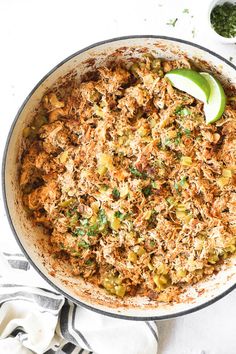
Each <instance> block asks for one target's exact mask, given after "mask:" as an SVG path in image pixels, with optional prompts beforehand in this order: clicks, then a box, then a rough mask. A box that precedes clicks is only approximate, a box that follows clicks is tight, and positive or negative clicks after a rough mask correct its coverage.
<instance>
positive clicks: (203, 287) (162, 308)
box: [5, 37, 236, 319]
mask: <svg viewBox="0 0 236 354" xmlns="http://www.w3.org/2000/svg"><path fill="white" fill-rule="evenodd" d="M143 50H147V51H148V52H152V53H153V54H154V55H155V56H157V57H164V58H169V59H176V58H180V57H183V56H187V57H188V58H189V59H192V60H193V61H194V62H195V63H196V64H197V65H198V66H199V67H200V68H201V69H202V70H209V71H213V72H214V73H215V75H217V76H218V77H219V78H220V79H221V80H223V82H225V83H226V85H229V84H230V85H233V86H234V85H235V86H236V70H235V69H234V68H233V66H231V65H230V64H229V63H226V62H224V61H222V60H221V59H220V58H218V57H217V56H215V55H213V54H211V53H209V52H207V51H205V50H203V49H200V48H198V47H195V46H192V45H191V44H187V43H182V42H181V41H179V42H178V41H175V40H174V39H164V38H145V37H137V38H128V39H125V38H124V39H119V40H114V41H110V42H109V41H108V42H106V43H101V44H98V45H95V46H94V47H91V48H88V49H86V50H85V51H82V52H80V53H77V54H76V55H74V56H72V57H71V58H70V59H69V60H67V61H65V62H64V63H63V64H61V65H59V66H58V67H57V68H56V69H54V70H53V71H52V72H51V73H50V74H49V75H48V76H47V77H46V78H45V79H43V80H42V82H41V83H40V84H39V85H38V86H37V88H36V89H35V90H34V91H33V93H32V94H31V95H30V96H29V97H28V98H27V100H26V102H25V103H24V105H23V107H22V109H21V110H20V112H19V114H18V117H17V119H16V121H15V123H14V125H13V128H12V131H11V135H10V139H9V143H8V147H7V151H6V165H5V194H6V203H7V208H8V213H9V216H10V219H11V222H12V225H13V228H14V230H15V234H16V235H17V237H18V239H19V241H20V243H21V245H22V247H23V248H24V250H25V252H26V253H27V254H28V256H29V257H30V259H31V260H32V262H33V263H34V265H35V266H36V267H37V269H38V270H39V271H40V272H41V274H43V275H44V277H45V278H47V279H49V280H50V282H51V283H52V284H54V285H55V286H56V287H57V288H58V290H59V289H60V290H61V291H63V292H64V294H65V295H66V296H68V297H71V298H73V299H74V301H80V302H81V303H83V304H85V305H88V306H91V307H92V308H94V309H97V310H102V311H105V312H107V313H109V314H113V315H114V314H115V315H123V316H127V317H138V318H139V319H143V318H148V317H156V318H158V317H159V318H160V317H163V316H164V317H169V316H170V317H172V316H173V317H174V316H176V315H178V314H180V313H181V312H183V311H184V312H185V313H186V312H190V311H192V310H194V309H196V308H198V307H199V306H202V305H204V304H206V303H208V302H209V301H211V300H213V299H216V298H218V297H220V296H222V295H223V294H224V293H225V292H227V291H229V289H230V288H232V287H233V286H234V285H235V284H236V256H235V257H234V258H231V259H230V260H229V261H228V262H227V263H226V264H225V265H224V267H223V268H222V270H221V271H220V272H219V273H218V274H217V275H214V276H212V277H211V278H209V279H206V280H205V281H202V282H200V283H198V284H196V285H194V286H189V287H188V288H187V291H186V292H185V293H184V294H183V295H182V298H181V303H176V304H175V303H174V304H164V303H157V302H155V301H151V300H150V299H148V298H140V297H134V298H129V297H127V298H124V300H117V299H114V298H113V297H112V296H109V295H108V294H107V293H105V292H104V291H103V290H102V289H99V288H98V289H96V288H94V287H93V286H91V285H90V284H89V283H85V282H84V281H83V280H82V279H75V278H68V277H67V276H66V275H65V269H63V266H62V265H58V267H57V269H56V272H54V271H52V262H53V261H52V259H51V258H50V256H49V254H48V252H47V238H48V236H47V235H45V234H44V233H43V230H42V229H40V228H35V227H34V228H32V224H31V222H30V220H28V219H27V216H26V213H25V211H24V209H23V206H22V203H21V198H20V195H19V182H18V173H19V153H20V150H21V143H22V131H23V129H24V127H25V126H27V124H28V123H29V121H30V120H31V119H32V116H33V114H34V111H35V108H36V107H37V105H38V103H39V101H40V99H41V97H42V96H43V94H44V92H45V91H46V90H47V89H48V88H49V87H51V86H53V85H54V84H55V82H56V81H57V80H58V79H59V78H60V77H63V76H64V75H66V74H68V72H70V71H71V70H73V72H76V74H77V76H78V78H79V77H80V76H81V74H83V73H85V72H86V71H88V70H91V68H90V67H89V63H90V64H91V63H93V65H95V66H99V65H101V63H105V62H106V61H107V60H109V57H110V58H111V57H114V56H117V57H130V56H133V57H134V56H135V57H136V56H140V55H142V52H143ZM94 58H95V61H91V59H94ZM89 60H90V61H89Z"/></svg>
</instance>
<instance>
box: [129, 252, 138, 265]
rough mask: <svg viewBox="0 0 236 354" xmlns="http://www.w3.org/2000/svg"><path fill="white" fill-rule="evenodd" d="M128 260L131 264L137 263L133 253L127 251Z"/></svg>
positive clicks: (135, 255)
mask: <svg viewBox="0 0 236 354" xmlns="http://www.w3.org/2000/svg"><path fill="white" fill-rule="evenodd" d="M128 260H129V261H130V262H132V263H136V262H137V254H136V253H135V252H134V251H129V253H128Z"/></svg>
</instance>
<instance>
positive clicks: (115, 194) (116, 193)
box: [112, 187, 120, 200]
mask: <svg viewBox="0 0 236 354" xmlns="http://www.w3.org/2000/svg"><path fill="white" fill-rule="evenodd" d="M112 196H113V198H114V199H116V200H118V199H119V198H120V192H119V191H118V189H117V188H116V187H115V188H114V189H113V191H112Z"/></svg>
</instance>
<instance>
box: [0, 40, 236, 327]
mask: <svg viewBox="0 0 236 354" xmlns="http://www.w3.org/2000/svg"><path fill="white" fill-rule="evenodd" d="M142 38H143V39H148V38H151V39H164V40H170V41H174V42H177V43H183V44H187V45H190V46H192V47H195V48H198V49H201V50H203V51H205V52H207V53H209V54H211V55H213V56H214V57H216V58H218V59H220V60H221V61H223V62H224V63H226V64H227V65H229V66H231V67H232V68H233V69H234V70H236V66H235V65H234V64H233V63H231V62H230V61H229V60H227V59H225V58H223V57H222V56H221V55H219V54H217V53H215V52H213V51H212V50H210V49H208V48H205V47H203V46H201V45H199V44H196V43H193V42H190V41H187V40H184V39H180V38H175V37H169V36H159V35H129V36H121V37H115V38H111V39H106V40H103V41H99V42H96V43H94V44H91V45H89V46H87V47H85V48H83V49H80V50H78V51H76V52H75V53H73V54H71V55H69V56H68V57H67V58H65V59H64V60H62V61H61V62H59V63H58V64H57V65H55V66H54V67H53V68H52V69H51V70H50V71H49V72H48V73H47V74H45V75H44V76H43V78H42V79H41V80H40V81H38V83H37V84H36V85H35V86H34V88H33V89H32V90H31V91H30V93H29V94H28V95H27V97H26V98H25V100H24V101H23V103H22V104H21V106H20V108H19V109H18V111H17V113H16V116H15V118H14V120H13V122H12V124H11V127H10V130H9V133H8V135H7V139H6V143H5V148H4V152H3V159H2V171H1V173H2V194H3V204H4V207H5V211H6V215H7V219H8V222H9V224H10V227H11V230H12V232H13V235H14V237H15V239H16V242H17V243H18V245H19V247H20V248H21V250H22V252H23V254H24V256H25V257H26V258H27V260H28V261H29V263H30V264H31V265H32V267H33V268H34V269H35V270H36V271H37V272H38V274H39V275H40V276H41V277H42V278H43V279H44V280H45V281H46V282H47V283H48V284H49V285H50V286H52V288H54V289H55V290H56V291H58V292H59V293H60V294H62V295H63V296H64V297H65V298H67V299H69V300H70V301H72V302H73V303H76V304H77V305H80V306H83V307H85V308H87V309H89V310H92V311H94V312H97V313H99V314H102V315H106V316H110V317H114V318H120V319H124V320H133V321H151V320H167V319H171V318H176V317H180V316H184V315H187V314H190V313H193V312H196V311H198V310H201V309H203V308H205V307H207V306H209V305H211V304H213V303H215V302H216V301H218V300H220V299H222V298H223V297H224V296H226V295H228V294H229V293H230V292H231V291H233V290H234V289H236V284H234V285H232V286H230V287H229V288H228V289H226V290H225V291H223V292H222V293H220V294H219V295H217V296H215V297H213V298H212V299H210V300H208V301H206V302H204V303H202V304H200V305H197V306H194V307H192V308H190V309H188V310H182V311H177V312H176V313H171V314H167V315H161V316H147V317H145V316H131V315H124V314H116V313H112V312H108V311H106V310H102V309H98V308H96V305H94V306H95V307H94V306H92V305H88V304H85V303H83V302H82V301H81V300H78V299H75V298H74V297H73V296H71V295H69V294H67V293H66V292H65V291H64V290H62V289H60V287H59V286H57V285H56V284H54V283H53V282H52V281H51V280H50V279H49V278H48V277H47V276H46V275H45V274H44V273H43V272H42V271H41V270H40V269H39V268H38V266H37V265H36V264H35V263H34V261H33V259H31V257H30V256H29V255H28V253H27V250H26V249H25V248H24V246H23V244H22V243H21V240H20V237H19V236H18V234H17V232H16V230H15V227H14V224H13V221H12V219H11V215H10V211H9V208H8V203H7V196H6V181H5V170H6V162H7V152H8V148H9V143H10V140H11V136H12V133H13V131H14V128H15V125H16V122H17V120H18V118H19V116H20V114H21V112H22V111H23V109H24V107H25V106H26V104H27V103H28V101H29V100H30V98H31V96H32V95H33V93H34V92H35V91H36V90H37V88H38V87H39V86H40V85H41V84H42V83H43V82H44V81H45V80H46V79H47V78H48V77H49V76H50V75H51V74H52V73H53V72H54V71H56V70H57V69H58V68H59V67H61V66H62V65H63V64H65V63H66V62H67V61H69V60H70V59H72V58H74V57H76V56H77V55H79V54H81V53H84V52H86V51H87V50H89V49H92V48H96V47H98V46H100V45H103V44H109V43H112V42H117V41H121V40H128V39H142Z"/></svg>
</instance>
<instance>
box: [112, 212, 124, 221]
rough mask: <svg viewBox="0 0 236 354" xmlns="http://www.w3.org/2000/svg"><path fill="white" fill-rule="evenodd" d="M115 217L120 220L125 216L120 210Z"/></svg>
mask: <svg viewBox="0 0 236 354" xmlns="http://www.w3.org/2000/svg"><path fill="white" fill-rule="evenodd" d="M114 215H115V217H116V218H119V219H120V218H121V217H122V216H123V214H122V213H121V212H120V211H119V210H117V211H116V212H115V214H114Z"/></svg>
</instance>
